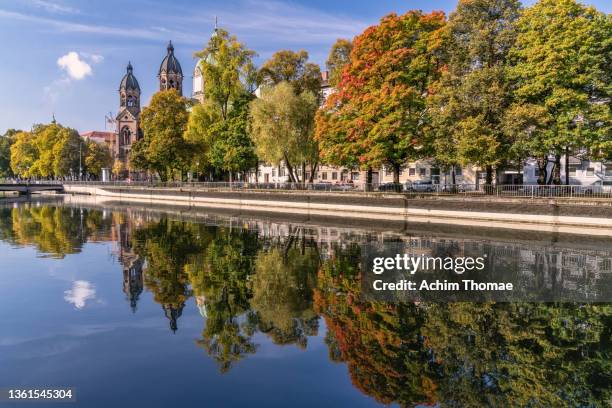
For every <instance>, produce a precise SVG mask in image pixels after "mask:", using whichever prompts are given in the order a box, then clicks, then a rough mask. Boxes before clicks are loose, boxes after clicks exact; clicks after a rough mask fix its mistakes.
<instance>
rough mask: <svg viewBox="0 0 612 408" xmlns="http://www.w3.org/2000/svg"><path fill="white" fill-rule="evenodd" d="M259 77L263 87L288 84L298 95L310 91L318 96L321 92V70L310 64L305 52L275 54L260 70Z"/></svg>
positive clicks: (279, 52) (289, 51)
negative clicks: (282, 83)
mask: <svg viewBox="0 0 612 408" xmlns="http://www.w3.org/2000/svg"><path fill="white" fill-rule="evenodd" d="M259 77H260V83H261V84H262V86H263V87H266V86H274V85H278V84H280V83H281V82H288V83H290V84H291V86H293V89H294V91H295V93H296V94H297V95H299V94H301V93H303V92H304V91H310V92H312V93H313V94H314V95H317V96H318V95H319V92H320V90H321V69H320V68H319V66H318V65H317V64H315V63H312V62H308V52H306V51H305V50H300V51H298V52H295V51H291V50H281V51H277V52H275V53H274V55H272V57H271V58H270V59H269V60H267V61H266V62H265V63H264V64H263V66H262V67H261V69H260V70H259Z"/></svg>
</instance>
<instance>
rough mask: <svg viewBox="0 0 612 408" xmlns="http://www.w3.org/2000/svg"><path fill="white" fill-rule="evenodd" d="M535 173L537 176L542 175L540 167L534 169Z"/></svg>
mask: <svg viewBox="0 0 612 408" xmlns="http://www.w3.org/2000/svg"><path fill="white" fill-rule="evenodd" d="M533 175H534V176H535V177H540V169H539V168H538V167H536V168H535V169H533Z"/></svg>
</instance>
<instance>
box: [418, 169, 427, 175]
mask: <svg viewBox="0 0 612 408" xmlns="http://www.w3.org/2000/svg"><path fill="white" fill-rule="evenodd" d="M426 175H427V169H425V168H420V169H419V176H421V177H423V176H426Z"/></svg>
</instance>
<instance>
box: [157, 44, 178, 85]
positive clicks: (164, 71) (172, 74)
mask: <svg viewBox="0 0 612 408" xmlns="http://www.w3.org/2000/svg"><path fill="white" fill-rule="evenodd" d="M166 49H167V51H168V53H167V54H166V57H165V58H164V59H163V60H162V63H161V65H160V66H159V73H158V74H157V77H158V78H159V90H160V91H166V90H168V89H176V90H177V91H178V93H179V95H181V96H182V95H183V70H182V69H181V64H180V63H179V62H178V59H176V57H175V56H174V46H173V45H172V41H170V42H168V47H166Z"/></svg>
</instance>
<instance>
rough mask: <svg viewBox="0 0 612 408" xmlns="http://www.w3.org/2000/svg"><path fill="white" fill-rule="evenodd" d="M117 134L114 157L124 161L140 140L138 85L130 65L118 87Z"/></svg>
mask: <svg viewBox="0 0 612 408" xmlns="http://www.w3.org/2000/svg"><path fill="white" fill-rule="evenodd" d="M117 133H118V135H117V136H118V140H117V143H116V144H115V146H116V151H115V155H116V156H118V157H119V159H121V160H123V161H125V160H126V159H127V156H128V153H129V151H130V149H131V148H132V143H134V142H136V141H137V140H138V139H139V138H140V85H138V81H137V80H136V77H135V76H134V74H133V68H132V64H131V63H128V66H127V72H126V74H125V75H124V76H123V78H122V79H121V84H120V85H119V113H118V114H117Z"/></svg>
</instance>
